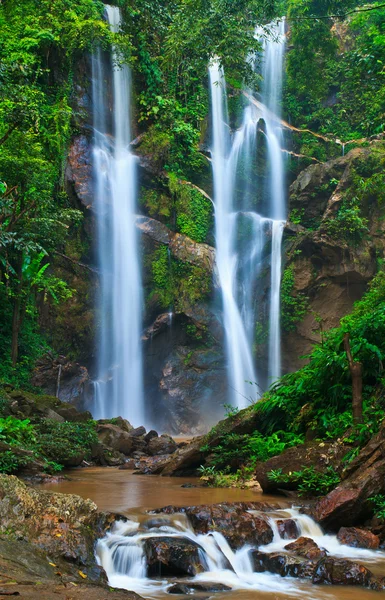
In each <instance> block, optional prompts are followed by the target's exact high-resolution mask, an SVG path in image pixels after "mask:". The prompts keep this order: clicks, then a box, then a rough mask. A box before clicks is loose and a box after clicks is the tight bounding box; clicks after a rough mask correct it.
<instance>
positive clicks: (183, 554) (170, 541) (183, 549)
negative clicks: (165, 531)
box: [143, 536, 205, 577]
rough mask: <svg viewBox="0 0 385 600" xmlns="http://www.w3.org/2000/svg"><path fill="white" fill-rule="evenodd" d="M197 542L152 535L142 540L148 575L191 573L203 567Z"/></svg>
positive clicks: (199, 570)
mask: <svg viewBox="0 0 385 600" xmlns="http://www.w3.org/2000/svg"><path fill="white" fill-rule="evenodd" d="M200 549H201V547H200V546H199V544H197V543H196V542H194V541H192V540H188V539H186V538H182V537H181V538H176V537H167V536H165V537H153V538H148V539H146V540H145V541H144V544H143V550H144V555H145V557H146V562H147V566H148V575H149V577H157V576H160V577H163V576H166V575H191V576H195V575H197V574H198V573H202V572H203V571H204V570H205V568H204V566H203V564H202V562H201V560H200V555H199V554H200Z"/></svg>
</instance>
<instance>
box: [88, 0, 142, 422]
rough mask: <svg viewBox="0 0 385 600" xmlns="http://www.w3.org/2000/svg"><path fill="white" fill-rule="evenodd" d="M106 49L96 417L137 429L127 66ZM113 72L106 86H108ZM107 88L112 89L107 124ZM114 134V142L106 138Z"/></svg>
mask: <svg viewBox="0 0 385 600" xmlns="http://www.w3.org/2000/svg"><path fill="white" fill-rule="evenodd" d="M106 15H107V19H108V22H109V24H110V27H111V30H112V31H113V32H118V31H119V29H120V11H119V8H118V7H116V6H106ZM118 59H119V57H118V53H117V51H116V50H115V49H114V48H112V55H111V62H112V67H110V68H108V69H107V68H106V65H105V61H104V60H103V54H102V52H101V50H100V49H99V50H97V51H96V53H95V54H94V56H93V59H92V77H93V86H92V91H93V111H94V149H93V160H94V178H95V206H96V211H97V221H98V256H99V265H100V294H99V296H100V301H99V311H100V337H99V343H98V381H97V384H98V385H96V386H95V390H96V391H97V398H95V406H94V410H93V415H94V417H95V418H111V417H116V416H118V415H121V416H123V417H125V418H127V419H129V420H130V421H132V422H133V423H134V424H135V425H139V424H142V423H143V420H144V414H143V413H144V411H143V381H142V357H141V346H140V337H141V323H142V285H141V274H140V260H139V249H138V240H137V233H136V227H135V213H136V197H137V189H136V188H137V166H136V158H135V157H134V155H133V154H132V153H131V152H130V147H129V145H130V142H131V139H132V135H131V127H130V102H131V98H130V95H131V81H130V71H129V68H128V66H127V65H119V64H118ZM111 69H112V82H111V81H110V80H111V76H110V73H111ZM108 84H110V85H111V90H110V94H111V97H112V123H110V122H109V121H110V120H111V119H109V116H110V115H109V96H108V93H107V90H108ZM111 129H112V134H113V137H112V138H111V136H110V132H111Z"/></svg>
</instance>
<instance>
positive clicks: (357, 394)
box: [344, 333, 363, 425]
mask: <svg viewBox="0 0 385 600" xmlns="http://www.w3.org/2000/svg"><path fill="white" fill-rule="evenodd" d="M344 347H345V350H346V355H347V357H348V361H349V369H350V374H351V376H352V409H353V423H354V425H357V424H358V423H362V421H363V416H362V363H360V362H358V361H355V360H353V356H352V352H351V349H350V341H349V334H348V333H345V335H344Z"/></svg>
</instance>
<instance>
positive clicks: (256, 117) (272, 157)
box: [209, 21, 286, 408]
mask: <svg viewBox="0 0 385 600" xmlns="http://www.w3.org/2000/svg"><path fill="white" fill-rule="evenodd" d="M270 29H271V35H270V37H268V38H266V37H263V40H262V46H263V67H262V76H263V81H264V84H263V88H262V95H261V96H262V107H263V108H262V110H261V111H260V110H258V109H256V107H255V106H254V105H253V103H252V102H251V101H250V102H249V104H248V105H247V106H246V108H245V110H244V114H243V122H242V125H241V127H240V128H239V129H238V130H237V131H236V132H235V133H234V134H232V133H231V131H230V128H229V117H228V112H227V94H226V82H225V76H224V73H223V69H222V68H221V67H220V63H219V60H217V59H214V60H213V61H212V63H211V65H210V67H209V75H210V91H211V112H212V132H213V137H212V148H211V155H212V168H213V179H214V204H215V239H216V261H217V267H218V275H219V282H220V288H221V295H222V305H223V323H224V329H225V335H226V350H227V357H228V373H229V375H228V376H229V385H230V391H231V393H230V399H231V403H232V404H233V405H234V406H237V407H238V408H244V407H245V406H247V404H248V402H249V401H252V400H255V397H256V396H257V397H258V396H260V392H261V386H260V385H259V383H258V377H257V372H256V368H255V364H254V357H253V343H254V339H255V324H256V313H257V308H258V307H257V306H256V302H257V299H258V290H257V287H258V286H257V280H258V276H259V275H260V270H261V262H262V258H263V256H262V255H263V247H264V245H265V243H266V242H267V241H268V238H270V240H271V275H270V302H269V332H268V340H269V343H268V347H269V350H268V358H269V362H268V378H267V383H268V384H270V383H273V382H274V381H275V380H276V379H277V378H278V377H280V375H281V336H280V285H281V246H282V236H283V229H284V223H285V218H286V202H285V177H284V162H283V153H282V150H281V148H282V139H281V138H282V133H281V130H280V128H279V120H278V119H277V117H278V115H279V112H280V110H279V104H280V100H281V93H282V76H283V57H284V39H285V38H284V29H285V24H284V21H281V22H279V23H278V24H277V25H272V26H271V27H270ZM261 35H262V33H261V31H260V30H257V31H256V37H260V36H261ZM260 123H263V124H264V128H265V137H266V148H267V158H268V161H267V162H268V166H267V173H266V179H267V186H266V187H267V192H266V207H265V208H264V212H265V214H264V215H262V214H260V212H258V210H257V208H258V207H257V206H256V204H257V199H256V198H255V197H253V192H252V190H251V189H249V188H250V185H249V184H248V183H247V182H248V181H249V182H250V180H251V179H252V178H253V172H252V163H253V156H256V150H257V131H258V128H259V126H260ZM240 169H242V170H243V173H244V174H246V183H243V189H242V191H241V193H239V189H238V177H239V171H240ZM247 228H248V229H249V231H250V233H249V234H248V235H245V234H244V233H243V238H244V239H243V240H242V242H241V243H239V240H238V238H239V232H240V231H241V232H242V230H243V232H244V230H245V229H247ZM250 382H251V383H253V384H254V383H255V384H256V385H257V390H255V388H252V387H251V386H250Z"/></svg>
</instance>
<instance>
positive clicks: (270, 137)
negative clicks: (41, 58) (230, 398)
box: [256, 19, 286, 384]
mask: <svg viewBox="0 0 385 600" xmlns="http://www.w3.org/2000/svg"><path fill="white" fill-rule="evenodd" d="M270 31H271V34H270V36H269V38H263V39H262V45H263V67H262V77H263V79H262V81H263V84H262V94H261V100H262V104H263V106H264V110H263V111H262V114H263V120H264V122H265V126H266V141H267V152H268V157H269V216H270V217H271V218H272V219H273V226H272V242H271V246H272V249H271V292H270V314H269V383H270V384H271V383H274V381H276V380H277V379H278V378H279V377H280V376H281V327H280V293H281V275H282V273H281V263H282V259H281V254H282V252H281V246H282V235H283V227H284V222H285V219H286V201H285V169H284V160H283V153H282V150H281V149H282V147H283V140H282V129H281V127H280V126H279V123H278V122H277V117H279V116H280V112H281V111H280V101H281V97H282V77H283V59H284V51H285V45H284V40H285V20H284V19H282V20H281V21H279V22H278V23H276V24H273V25H272V26H270ZM256 33H257V35H258V31H257V32H256Z"/></svg>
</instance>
